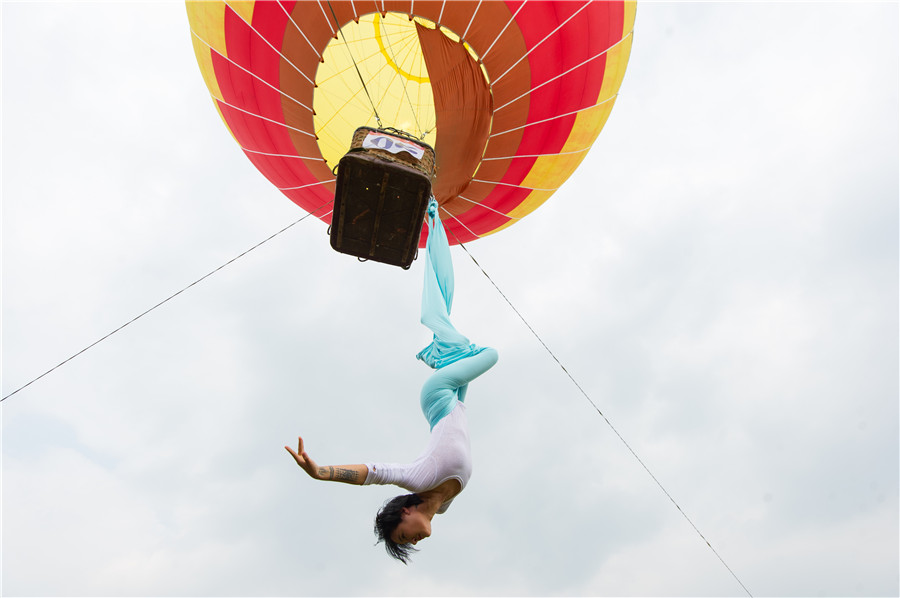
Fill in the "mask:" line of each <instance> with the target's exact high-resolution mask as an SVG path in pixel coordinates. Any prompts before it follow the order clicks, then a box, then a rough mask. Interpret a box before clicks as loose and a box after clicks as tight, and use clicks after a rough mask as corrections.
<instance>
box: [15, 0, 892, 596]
mask: <svg viewBox="0 0 900 598" xmlns="http://www.w3.org/2000/svg"><path fill="white" fill-rule="evenodd" d="M898 54H900V44H898V4H897V3H896V2H884V3H863V2H854V3H827V4H817V3H807V2H803V3H786V4H774V3H675V2H672V3H649V2H647V3H639V5H638V13H637V21H636V33H635V41H634V47H633V51H632V54H631V61H630V64H629V67H628V72H627V74H626V76H625V80H624V84H623V86H622V89H621V93H620V96H619V99H618V101H617V103H616V106H615V108H614V110H613V112H612V115H611V117H610V120H609V122H608V124H607V125H606V127H605V129H604V131H603V132H602V134H601V135H600V137H599V139H598V141H597V142H596V144H595V145H594V147H593V149H592V150H591V152H590V154H589V155H588V157H587V159H586V160H585V162H584V163H583V164H582V166H581V168H580V169H579V170H578V172H577V173H576V174H575V175H574V176H573V177H572V178H571V179H570V180H569V181H568V182H567V183H566V184H565V186H563V188H562V189H561V190H560V191H559V192H558V193H557V194H556V195H555V196H554V197H553V198H551V200H550V201H549V202H548V203H547V204H546V205H545V206H544V207H542V208H540V209H539V210H537V211H536V212H535V213H533V214H532V215H530V216H529V217H528V218H526V219H525V220H523V221H522V222H520V223H518V224H516V225H515V226H514V227H512V228H510V229H508V230H506V231H503V232H502V233H500V234H497V235H494V236H491V237H489V238H486V239H482V240H479V241H477V242H475V243H472V244H471V245H469V251H470V252H471V253H472V254H473V255H474V256H475V258H476V259H477V260H478V261H479V262H480V263H481V265H482V266H483V267H484V269H485V270H486V271H487V272H488V274H489V275H490V276H491V278H492V279H493V281H494V282H495V283H496V284H497V285H498V286H499V287H500V289H502V291H503V293H505V294H506V296H507V297H509V299H510V300H511V301H512V302H513V304H514V305H515V306H516V308H517V309H518V310H519V311H520V312H521V313H522V314H523V315H524V317H525V319H526V320H528V322H529V324H530V325H531V326H532V327H533V328H534V329H535V330H536V331H537V332H538V334H540V336H541V338H542V339H543V341H544V342H545V343H546V344H547V345H548V346H549V347H550V348H551V349H552V351H553V352H554V353H555V355H556V356H557V357H558V358H559V360H560V361H561V362H562V363H563V364H564V365H565V367H566V369H567V370H568V371H569V372H570V373H571V374H572V375H573V376H574V377H575V379H576V380H577V381H578V384H579V385H580V386H581V387H582V388H583V389H584V390H585V392H586V393H587V394H588V395H589V396H590V399H591V400H592V401H594V403H596V405H597V407H599V409H600V410H601V411H602V412H603V414H604V415H605V416H606V417H607V418H608V419H609V421H610V422H611V423H612V426H614V427H615V430H617V431H618V433H619V434H621V436H622V437H623V438H624V439H625V441H627V443H628V445H629V446H630V447H631V448H632V449H633V450H634V452H635V453H637V455H638V456H639V457H640V459H641V460H642V461H643V462H644V463H645V464H646V465H647V467H648V468H649V469H650V471H651V472H652V473H653V475H654V476H655V477H656V479H657V480H659V482H660V484H662V486H663V487H664V488H665V490H666V491H667V492H668V493H669V494H670V495H671V497H672V498H673V499H674V501H675V502H677V504H678V505H679V506H680V507H681V508H682V509H683V511H684V513H686V514H687V516H688V517H689V518H690V520H691V522H693V524H694V525H696V527H697V529H698V530H699V532H700V533H702V534H703V537H705V538H706V540H708V541H709V542H710V544H711V545H712V546H713V548H715V550H716V551H717V552H718V554H719V555H720V556H721V557H722V559H723V560H724V561H725V563H727V566H728V567H730V569H731V571H733V572H734V575H735V576H737V578H739V579H740V582H742V583H743V584H744V585H745V586H746V588H747V589H748V590H749V591H750V592H752V593H753V594H754V595H757V596H775V595H778V596H783V595H798V596H818V595H859V596H863V595H865V596H875V595H894V596H896V595H897V594H898V592H900V581H898V579H900V575H898V560H900V559H898V556H900V555H898V471H900V464H898V362H900V356H898V178H900V174H898V105H900V103H898V72H900V67H898ZM2 84H3V87H2V111H3V117H2V200H3V201H2V209H3V212H2V216H3V225H2V227H3V228H2V234H3V237H2V251H3V256H2V257H3V262H2V265H3V270H2V290H3V295H2V300H3V304H2V316H3V319H2V341H3V347H2V349H3V352H2V366H3V369H2V374H3V381H2V390H3V395H4V396H5V395H7V394H9V393H10V392H12V391H14V390H15V389H17V388H19V387H20V386H21V385H23V384H25V383H26V382H28V381H29V380H31V379H32V378H34V377H35V376H38V375H40V374H41V373H43V372H44V371H46V370H47V369H49V368H51V367H53V366H54V365H56V364H58V363H59V362H61V361H63V360H64V359H66V358H68V357H69V356H71V355H73V354H74V353H76V352H78V351H79V350H81V349H82V348H84V347H85V346H87V345H89V344H90V343H92V342H94V341H95V340H97V339H98V338H100V337H101V336H103V335H104V334H107V333H108V332H110V331H111V330H113V329H115V328H117V327H118V326H120V325H121V324H123V323H125V322H127V321H129V320H130V319H131V318H133V317H134V316H136V315H138V314H139V313H141V312H143V311H144V310H146V309H148V308H149V307H151V306H153V305H154V304H156V303H157V302H159V301H161V300H162V299H164V298H165V297H167V296H169V295H171V294H172V293H174V292H175V291H177V290H179V289H181V288H183V287H185V286H186V285H188V284H190V283H191V282H193V281H194V280H196V279H198V278H200V277H201V276H202V275H204V274H206V273H207V272H209V271H211V270H213V269H214V268H216V267H218V266H220V265H221V264H223V263H225V262H226V261H228V260H229V259H231V258H233V257H234V256H235V255H237V254H239V253H240V252H242V251H244V250H245V249H247V248H249V247H250V246H252V245H254V244H255V243H257V242H259V241H261V240H262V239H265V238H266V237H268V236H269V235H271V234H272V233H274V232H276V231H278V230H280V229H281V228H283V227H284V226H287V225H288V224H290V223H292V222H294V221H296V220H297V219H299V218H300V217H301V216H302V215H303V213H302V211H300V210H299V208H297V207H296V206H294V204H292V203H291V202H290V201H288V200H287V199H286V198H284V197H283V196H282V195H281V194H280V193H279V192H278V191H276V190H275V189H274V188H273V187H272V186H271V185H270V184H269V183H268V182H267V181H266V180H265V179H264V178H263V177H262V176H261V175H260V174H259V173H258V172H257V171H256V170H255V169H254V168H253V166H252V165H251V164H250V162H249V160H247V159H246V157H245V156H244V155H243V154H242V153H241V152H240V150H239V149H238V147H237V145H236V144H235V143H234V141H233V140H232V138H231V137H230V135H229V134H228V132H227V131H226V129H225V127H224V126H223V124H222V123H221V121H220V119H219V116H218V114H217V113H216V111H215V109H214V107H213V104H212V102H211V100H210V98H209V94H208V92H207V90H206V87H205V85H204V84H203V81H202V78H201V76H200V71H199V68H198V66H197V64H196V61H195V59H194V54H193V51H192V48H191V43H190V33H189V28H188V22H187V16H186V11H185V8H184V5H183V4H182V3H148V4H140V3H128V4H125V3H110V2H103V3H72V2H65V3H31V2H28V3H25V2H18V3H15V2H3V4H2ZM453 255H454V260H455V266H456V272H457V291H456V303H455V305H454V319H455V321H456V323H457V325H458V327H459V328H460V329H461V330H462V331H463V332H464V333H466V334H468V335H469V336H470V337H471V338H472V340H473V341H474V342H477V343H479V344H484V345H490V346H494V347H496V348H497V349H498V350H499V352H500V356H501V357H500V362H499V364H498V365H497V366H496V367H495V368H494V369H493V370H492V371H491V372H490V373H488V374H487V375H485V376H484V377H483V378H481V379H479V380H478V381H477V382H476V383H474V384H473V385H472V388H471V389H470V392H469V396H468V400H467V404H468V405H469V420H470V424H471V430H470V432H471V437H472V445H473V453H474V459H475V471H474V475H473V477H472V480H471V482H470V484H469V486H468V487H467V489H466V491H465V493H464V494H463V495H461V496H460V497H459V498H458V499H457V500H456V501H455V502H454V504H453V506H452V508H451V509H450V510H449V511H448V512H447V513H446V514H444V515H440V516H438V517H436V518H435V520H434V527H433V536H432V537H431V538H429V539H428V540H426V541H424V542H422V543H421V544H420V548H422V550H421V552H420V553H418V554H417V555H416V556H415V557H414V560H413V562H412V564H411V565H410V566H408V567H404V566H403V565H401V564H398V563H396V562H395V561H392V560H390V559H389V558H388V557H387V556H386V554H385V553H384V550H383V548H382V547H381V546H374V536H373V534H372V530H371V527H372V520H373V517H374V513H375V511H376V509H377V507H378V506H379V505H380V504H381V502H382V501H383V500H385V499H386V498H388V497H390V496H393V495H394V494H395V493H396V490H395V489H393V488H391V487H364V488H357V487H350V486H346V485H340V484H325V483H320V482H315V481H313V480H311V479H309V478H308V477H306V476H305V475H304V474H303V472H302V471H300V470H299V469H298V468H297V467H296V465H295V464H294V462H293V461H292V460H291V458H290V457H289V456H288V455H287V454H286V453H285V452H284V449H283V448H282V447H283V445H285V444H288V443H293V442H295V441H296V437H297V435H298V434H303V435H304V438H305V439H306V441H307V448H308V450H309V451H310V453H311V454H312V456H313V457H314V458H315V459H317V460H318V461H319V462H320V463H322V464H332V463H358V462H363V461H367V460H370V461H371V460H375V461H407V460H411V459H413V458H415V456H416V455H417V454H418V453H419V451H420V450H421V449H422V448H423V446H424V444H425V442H426V440H427V435H428V427H427V424H426V423H425V422H424V419H423V418H422V415H421V413H420V411H419V408H418V393H419V388H420V385H421V384H422V382H423V381H424V380H425V378H426V377H427V375H428V373H429V372H428V369H427V368H426V367H425V366H424V365H422V364H421V363H419V362H417V361H416V360H415V359H414V355H415V354H416V352H417V351H418V350H419V349H420V348H422V347H423V346H424V345H425V344H426V343H427V342H428V341H429V338H430V337H429V333H428V332H427V330H426V329H424V328H423V327H422V326H420V325H419V324H418V307H419V301H420V295H419V293H420V289H421V280H422V262H421V260H419V261H417V262H415V263H414V265H413V267H412V269H411V270H409V271H402V270H400V269H397V268H392V267H389V266H384V265H381V264H375V263H359V262H357V261H356V260H355V259H354V258H351V257H348V256H344V255H340V254H337V253H335V252H333V251H332V250H331V249H330V247H329V244H328V238H327V235H326V227H325V225H323V224H322V223H321V222H319V221H317V220H314V219H311V218H310V219H308V220H306V221H303V222H301V223H300V224H298V225H296V226H294V227H293V228H291V229H290V230H288V231H287V232H285V233H283V234H281V235H280V236H278V237H276V238H275V239H274V240H272V241H270V242H269V243H267V244H265V245H263V246H262V247H260V248H258V249H256V250H254V251H253V252H251V253H250V254H248V255H247V256H245V257H243V258H241V259H240V260H238V261H237V262H235V263H233V264H231V265H230V266H228V267H227V268H225V269H223V270H222V271H220V272H219V273H217V274H216V275H215V276H212V277H210V278H209V279H207V280H205V281H203V282H202V283H200V284H198V285H197V286H195V287H193V288H191V289H190V290H189V291H187V292H185V293H184V294H182V295H180V296H178V297H177V298H175V299H173V300H172V301H170V302H169V303H167V304H166V305H164V306H163V307H161V308H159V309H157V310H155V311H153V312H152V313H151V314H149V315H148V316H146V317H144V318H142V319H140V320H138V321H137V322H135V323H134V324H132V325H130V326H129V327H127V328H125V329H124V330H123V331H121V332H119V333H117V334H116V335H114V336H112V337H110V338H109V339H107V340H105V341H103V342H101V343H100V344H98V345H97V346H96V347H94V348H93V349H91V350H89V351H87V352H85V353H84V354H82V355H81V356H79V357H77V358H76V359H74V360H72V361H71V362H69V363H67V364H66V365H64V366H62V367H61V368H59V369H58V370H56V371H54V372H53V373H51V374H50V375H48V376H46V377H45V378H43V379H41V380H39V381H38V382H35V383H34V384H33V385H31V386H29V387H28V388H27V389H25V390H22V391H21V392H19V393H18V394H16V395H14V396H12V397H10V398H9V399H7V400H6V401H4V402H3V403H2V412H0V417H2V588H0V590H2V593H3V594H4V595H45V596H47V595H79V596H80V595H98V596H107V595H120V596H132V595H162V596H165V595H177V596H191V595H224V596H230V595H448V594H450V595H452V594H457V595H624V596H643V595H659V596H684V595H700V596H713V595H715V596H740V595H743V594H744V589H743V588H742V587H741V585H740V583H739V582H738V581H737V580H736V579H735V576H733V575H732V574H731V573H730V572H729V570H728V568H726V566H725V565H724V564H723V563H722V561H720V560H719V558H717V556H716V554H715V553H713V551H712V550H710V548H709V547H708V546H707V545H706V543H705V542H704V540H703V538H701V536H700V535H699V534H698V532H697V531H696V530H695V529H694V528H693V527H692V526H691V523H689V522H688V521H687V520H686V519H685V517H684V516H682V514H681V513H679V511H678V509H677V508H676V507H675V506H674V505H673V503H672V502H671V501H670V499H669V498H668V497H667V496H666V494H665V493H664V492H663V491H662V490H661V489H660V487H659V486H658V485H657V484H656V483H655V482H654V480H653V478H652V477H651V476H650V475H649V474H648V473H647V471H645V470H644V468H643V467H642V466H641V464H640V463H639V462H638V460H637V459H636V458H635V456H634V455H633V454H632V453H631V452H630V451H629V450H628V448H627V447H626V446H625V444H623V442H622V441H621V440H620V438H619V437H618V436H617V434H616V432H615V431H613V430H612V429H611V428H610V426H609V425H607V422H606V421H604V419H603V418H602V417H601V416H600V415H599V414H598V413H597V411H596V410H595V409H594V407H592V406H591V404H590V403H589V401H588V400H587V399H586V398H585V396H584V395H582V394H581V392H580V391H579V390H578V388H577V387H576V386H575V385H574V384H573V383H572V382H571V381H570V380H569V378H567V377H566V375H565V373H564V372H563V371H562V370H561V368H560V367H559V365H557V364H556V362H554V361H553V359H552V358H551V357H550V356H549V355H548V353H547V351H546V350H545V349H544V348H543V346H542V345H541V344H540V343H539V342H538V341H537V340H536V339H535V337H534V336H533V335H532V334H531V332H529V330H528V328H527V327H526V326H525V325H524V324H523V323H522V321H521V320H520V319H519V318H518V317H517V316H516V315H515V313H514V312H513V311H512V309H511V308H510V307H509V306H508V305H507V303H506V302H505V301H504V300H503V298H502V297H501V296H500V295H499V294H498V293H497V291H496V290H495V289H494V287H493V286H492V284H491V283H490V281H489V280H488V279H487V278H485V276H484V275H483V274H482V273H481V271H480V270H479V269H478V268H477V267H476V266H475V265H474V264H473V263H472V261H471V260H470V259H469V257H468V256H467V255H466V254H465V253H464V252H463V251H462V250H461V249H459V248H455V249H454V253H453Z"/></svg>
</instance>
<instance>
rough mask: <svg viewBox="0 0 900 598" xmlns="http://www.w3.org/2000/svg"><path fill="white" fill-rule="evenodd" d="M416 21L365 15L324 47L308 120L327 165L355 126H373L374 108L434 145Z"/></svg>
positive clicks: (390, 15)
mask: <svg viewBox="0 0 900 598" xmlns="http://www.w3.org/2000/svg"><path fill="white" fill-rule="evenodd" d="M417 20H418V19H417ZM420 22H421V23H424V24H425V25H426V26H428V23H427V22H425V21H420ZM415 23H416V21H415V20H410V19H409V16H408V15H401V14H397V13H390V12H389V13H387V14H386V15H385V16H384V17H382V16H381V15H380V14H378V13H374V14H369V15H364V16H361V17H360V18H359V22H358V23H356V22H352V21H351V22H350V23H348V24H347V25H345V26H344V27H343V28H342V29H341V31H340V33H339V34H338V37H337V39H333V40H332V41H331V42H330V43H329V44H328V47H327V48H326V49H325V51H324V52H323V54H322V59H323V61H324V62H323V63H322V64H320V65H319V68H318V70H317V71H316V91H315V95H314V98H313V110H314V111H315V116H314V117H313V122H314V125H315V132H316V135H317V136H318V138H319V148H320V149H321V150H322V155H323V156H324V158H325V160H326V162H327V163H328V165H329V166H330V167H332V168H333V167H334V166H336V165H337V163H338V161H340V159H341V157H342V156H343V155H344V154H345V153H347V150H348V149H349V147H350V141H351V139H352V137H353V132H354V131H355V130H356V129H357V128H359V127H361V126H370V127H377V126H378V121H377V119H376V111H377V114H378V117H380V119H381V124H382V125H383V126H385V127H394V128H396V129H400V130H402V131H406V132H407V133H410V134H412V135H415V136H416V137H422V136H423V135H424V141H425V142H426V143H428V144H430V145H432V146H434V140H435V113H434V98H433V96H432V92H431V84H430V83H429V81H428V72H427V70H426V68H425V59H424V57H423V56H422V49H421V47H420V45H419V39H418V35H417V34H416V26H415ZM432 27H433V26H432ZM361 81H362V82H364V83H365V86H363V85H362V84H361Z"/></svg>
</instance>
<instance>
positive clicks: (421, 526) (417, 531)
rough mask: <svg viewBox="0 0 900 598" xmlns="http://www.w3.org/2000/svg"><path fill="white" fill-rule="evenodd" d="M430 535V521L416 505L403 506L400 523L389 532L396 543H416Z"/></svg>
mask: <svg viewBox="0 0 900 598" xmlns="http://www.w3.org/2000/svg"><path fill="white" fill-rule="evenodd" d="M430 535H431V521H429V519H428V517H426V516H425V515H424V514H423V513H421V512H419V509H418V508H417V507H405V508H404V509H403V515H402V516H401V519H400V525H398V526H397V528H396V529H395V530H394V533H393V534H391V539H392V540H393V541H394V542H396V543H397V544H416V543H417V542H418V541H419V540H423V539H425V538H427V537H428V536H430Z"/></svg>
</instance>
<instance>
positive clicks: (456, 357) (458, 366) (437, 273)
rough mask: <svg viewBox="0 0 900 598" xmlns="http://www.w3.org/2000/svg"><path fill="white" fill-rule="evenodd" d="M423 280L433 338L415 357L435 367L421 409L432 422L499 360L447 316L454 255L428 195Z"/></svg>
mask: <svg viewBox="0 0 900 598" xmlns="http://www.w3.org/2000/svg"><path fill="white" fill-rule="evenodd" d="M426 222H427V223H428V240H427V241H426V243H425V254H426V259H425V285H424V288H423V289H422V324H424V325H425V326H427V327H428V328H430V329H431V331H432V332H433V333H434V338H433V340H432V341H431V344H430V345H428V346H427V347H425V348H424V349H422V350H421V351H419V353H418V355H416V357H417V358H418V359H421V360H422V361H424V362H425V363H426V364H428V365H429V366H431V367H432V368H434V369H435V370H437V371H436V372H435V373H434V374H432V375H431V377H429V378H428V380H426V381H425V384H424V386H423V387H422V394H421V397H420V400H421V405H422V413H424V414H425V419H427V420H428V423H429V424H430V425H431V427H432V428H434V426H435V424H437V423H438V422H439V421H440V420H441V419H442V418H444V417H445V416H447V415H448V414H449V413H450V412H451V411H453V409H454V408H455V407H456V402H457V401H465V397H466V390H467V389H468V385H469V382H471V381H472V380H474V379H475V378H477V377H478V376H480V375H481V374H483V373H484V372H486V371H488V370H489V369H491V367H493V365H494V364H495V363H497V358H498V355H497V351H496V350H494V349H492V348H490V347H479V346H478V345H475V344H474V343H471V342H469V339H468V338H466V337H465V336H463V335H462V334H461V333H460V332H459V331H458V330H457V329H456V328H455V327H454V326H453V324H452V323H451V322H450V308H451V306H452V305H453V261H452V260H451V258H450V244H449V243H448V242H447V233H446V232H445V231H444V225H443V224H441V218H440V215H439V214H438V203H437V201H435V199H434V198H433V197H432V198H431V201H430V202H429V203H428V211H427V215H426Z"/></svg>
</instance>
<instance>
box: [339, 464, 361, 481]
mask: <svg viewBox="0 0 900 598" xmlns="http://www.w3.org/2000/svg"><path fill="white" fill-rule="evenodd" d="M335 473H336V477H334V478H332V479H336V480H341V481H342V482H355V481H356V480H358V479H359V472H357V471H354V470H352V469H344V468H343V467H341V468H338V470H337V472H335Z"/></svg>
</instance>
